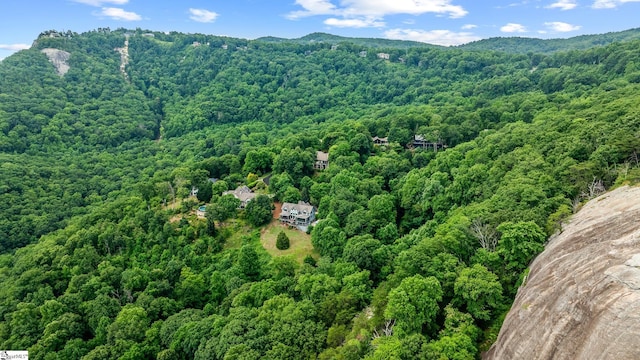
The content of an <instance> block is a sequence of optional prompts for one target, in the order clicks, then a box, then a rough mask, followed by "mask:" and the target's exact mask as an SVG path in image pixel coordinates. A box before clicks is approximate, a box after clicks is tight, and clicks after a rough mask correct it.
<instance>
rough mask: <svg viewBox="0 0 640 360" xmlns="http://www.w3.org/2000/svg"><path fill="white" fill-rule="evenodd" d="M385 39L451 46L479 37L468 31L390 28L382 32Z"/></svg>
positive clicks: (478, 38)
mask: <svg viewBox="0 0 640 360" xmlns="http://www.w3.org/2000/svg"><path fill="white" fill-rule="evenodd" d="M384 35H385V37H386V38H387V39H393V40H412V41H420V42H424V43H428V44H434V45H442V46H452V45H460V44H464V43H468V42H471V41H476V40H480V37H478V36H475V35H473V34H472V33H470V32H453V31H449V30H431V31H426V30H414V29H391V30H387V31H385V33H384Z"/></svg>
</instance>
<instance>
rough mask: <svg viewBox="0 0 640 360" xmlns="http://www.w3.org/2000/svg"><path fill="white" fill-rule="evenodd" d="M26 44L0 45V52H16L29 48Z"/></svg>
mask: <svg viewBox="0 0 640 360" xmlns="http://www.w3.org/2000/svg"><path fill="white" fill-rule="evenodd" d="M30 47H31V45H27V44H0V50H9V51H18V50H25V49H28V48H30Z"/></svg>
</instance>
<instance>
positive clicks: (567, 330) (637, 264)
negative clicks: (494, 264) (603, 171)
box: [485, 187, 640, 360]
mask: <svg viewBox="0 0 640 360" xmlns="http://www.w3.org/2000/svg"><path fill="white" fill-rule="evenodd" d="M485 359H554V360H557V359H571V360H573V359H640V188H638V187H633V188H631V187H623V188H619V189H617V190H615V191H612V192H610V193H607V194H604V195H602V196H600V197H598V198H596V199H594V200H592V201H590V202H589V203H588V204H586V205H585V206H584V207H583V208H582V210H580V211H579V212H578V213H577V214H576V215H574V217H573V219H572V221H571V223H570V224H569V225H568V226H566V228H565V229H564V231H563V232H562V234H560V235H559V236H557V237H555V238H553V239H552V240H551V241H550V243H549V244H548V245H547V247H546V249H545V251H544V252H543V253H542V254H540V255H539V256H538V257H537V258H536V260H535V261H534V262H533V264H532V265H531V271H530V273H529V278H528V279H527V281H526V284H525V285H524V286H523V287H522V288H520V290H519V292H518V295H517V296H516V299H515V302H514V304H513V307H512V308H511V311H510V312H509V314H508V315H507V317H506V319H505V321H504V324H503V326H502V329H501V330H500V335H499V336H498V340H497V342H496V343H495V344H494V346H493V347H492V348H491V350H490V351H489V352H488V353H487V354H486V355H485Z"/></svg>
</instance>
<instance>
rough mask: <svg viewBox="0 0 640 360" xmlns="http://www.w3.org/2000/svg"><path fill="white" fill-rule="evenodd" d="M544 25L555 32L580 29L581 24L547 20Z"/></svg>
mask: <svg viewBox="0 0 640 360" xmlns="http://www.w3.org/2000/svg"><path fill="white" fill-rule="evenodd" d="M544 25H545V26H546V27H547V28H549V30H551V31H555V32H569V31H576V30H578V29H580V26H579V25H571V24H567V23H565V22H561V21H552V22H546V23H544Z"/></svg>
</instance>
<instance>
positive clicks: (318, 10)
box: [287, 0, 338, 20]
mask: <svg viewBox="0 0 640 360" xmlns="http://www.w3.org/2000/svg"><path fill="white" fill-rule="evenodd" d="M296 4H297V5H300V6H302V8H303V9H304V10H298V11H292V12H290V13H289V14H287V18H289V19H292V20H294V19H299V18H301V17H307V16H314V15H337V14H338V11H337V10H336V7H335V5H333V4H332V3H331V1H328V0H296Z"/></svg>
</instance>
